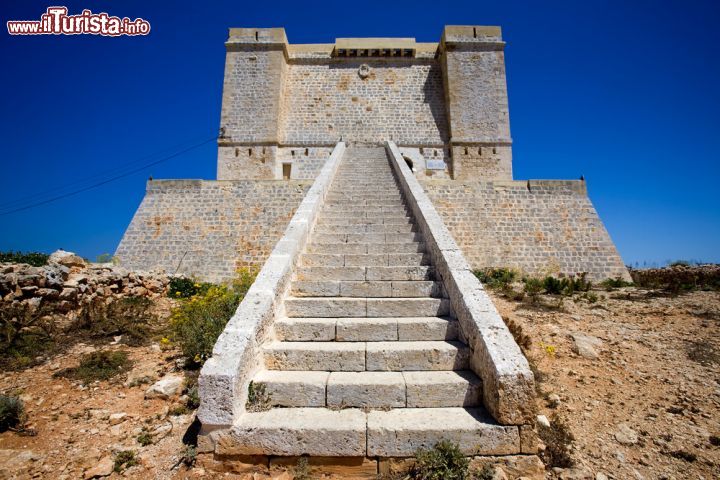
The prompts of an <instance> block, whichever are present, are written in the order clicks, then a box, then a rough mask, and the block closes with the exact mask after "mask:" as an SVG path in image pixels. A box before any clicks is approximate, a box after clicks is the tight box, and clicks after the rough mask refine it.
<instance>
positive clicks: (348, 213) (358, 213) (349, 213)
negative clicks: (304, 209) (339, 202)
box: [319, 210, 411, 219]
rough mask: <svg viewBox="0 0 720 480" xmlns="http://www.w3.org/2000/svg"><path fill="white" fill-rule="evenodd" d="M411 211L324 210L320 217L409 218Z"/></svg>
mask: <svg viewBox="0 0 720 480" xmlns="http://www.w3.org/2000/svg"><path fill="white" fill-rule="evenodd" d="M410 214H411V213H410V211H409V210H407V211H403V212H400V211H388V212H382V211H380V212H373V213H371V214H368V212H366V211H365V210H341V211H335V212H332V211H327V210H323V211H322V212H321V213H320V215H319V219H324V218H325V219H330V218H340V219H347V218H365V219H367V218H371V219H380V218H407V217H408V216H410Z"/></svg>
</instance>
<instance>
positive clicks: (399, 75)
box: [280, 58, 448, 146]
mask: <svg viewBox="0 0 720 480" xmlns="http://www.w3.org/2000/svg"><path fill="white" fill-rule="evenodd" d="M363 64H366V65H368V66H369V67H370V70H369V71H368V75H367V76H366V77H365V78H361V77H360V75H359V74H358V72H359V68H360V66H361V65H363ZM444 95H445V93H444V89H443V81H442V71H441V69H440V64H439V62H438V61H436V60H433V59H423V60H420V59H397V60H390V59H371V58H347V59H342V60H337V59H330V58H329V59H327V60H325V61H317V60H316V61H311V62H297V63H296V62H292V63H291V64H290V65H289V71H288V75H287V79H286V82H285V88H284V90H283V96H282V98H283V108H282V113H281V119H282V120H281V122H282V123H281V126H280V132H281V133H280V138H281V141H282V142H283V143H306V142H307V143H311V144H312V143H321V144H328V143H334V142H336V141H337V139H339V138H340V136H342V137H343V139H345V140H348V141H351V142H353V141H360V142H371V143H379V142H382V141H385V140H389V139H391V138H392V139H394V140H395V141H396V142H398V143H400V144H403V145H438V146H442V145H443V143H445V142H446V141H447V138H448V131H447V119H446V112H445V99H444Z"/></svg>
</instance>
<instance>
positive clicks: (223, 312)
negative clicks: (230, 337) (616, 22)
mask: <svg viewBox="0 0 720 480" xmlns="http://www.w3.org/2000/svg"><path fill="white" fill-rule="evenodd" d="M254 279H255V271H254V270H249V269H243V270H241V271H240V272H239V276H238V278H237V279H236V280H235V281H234V282H233V283H232V285H231V286H225V285H213V286H211V287H209V288H208V289H207V291H205V292H201V293H198V294H196V295H193V296H192V297H190V298H189V299H188V300H186V301H183V302H182V303H181V304H180V305H178V306H177V307H176V308H174V309H173V311H172V314H171V317H170V326H171V328H172V331H173V336H174V338H175V340H176V341H177V342H178V343H179V344H180V348H181V349H182V352H183V355H184V356H185V357H186V358H188V359H189V360H191V361H193V362H195V363H203V362H205V360H207V359H208V358H209V357H210V355H211V354H212V349H213V346H214V345H215V342H216V341H217V338H218V337H219V336H220V334H221V333H222V331H223V329H224V328H225V325H226V324H227V322H228V320H230V317H232V316H233V314H234V313H235V310H237V307H238V305H239V304H240V302H241V301H242V299H243V298H244V297H245V294H246V293H247V291H248V289H249V288H250V286H251V285H252V283H253V281H254Z"/></svg>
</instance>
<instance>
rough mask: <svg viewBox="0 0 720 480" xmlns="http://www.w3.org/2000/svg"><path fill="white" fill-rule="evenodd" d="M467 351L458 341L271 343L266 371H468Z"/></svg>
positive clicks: (265, 353)
mask: <svg viewBox="0 0 720 480" xmlns="http://www.w3.org/2000/svg"><path fill="white" fill-rule="evenodd" d="M469 356H470V350H469V349H468V347H467V346H465V345H464V344H462V343H461V342H458V341H436V340H432V341H412V342H399V341H392V342H279V341H275V342H270V343H267V344H266V345H264V346H263V357H264V359H265V368H267V369H268V370H312V371H329V372H362V371H366V370H367V371H372V372H402V371H429V370H430V371H434V370H467V368H468V366H469Z"/></svg>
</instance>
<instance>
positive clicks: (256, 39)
mask: <svg viewBox="0 0 720 480" xmlns="http://www.w3.org/2000/svg"><path fill="white" fill-rule="evenodd" d="M255 41H256V42H257V41H258V32H257V30H255Z"/></svg>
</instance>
